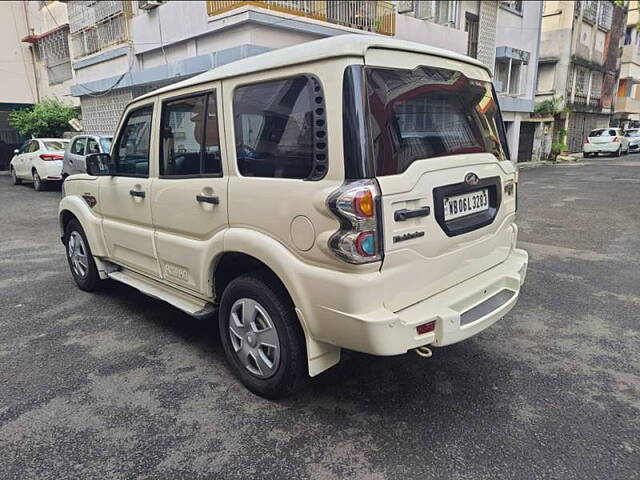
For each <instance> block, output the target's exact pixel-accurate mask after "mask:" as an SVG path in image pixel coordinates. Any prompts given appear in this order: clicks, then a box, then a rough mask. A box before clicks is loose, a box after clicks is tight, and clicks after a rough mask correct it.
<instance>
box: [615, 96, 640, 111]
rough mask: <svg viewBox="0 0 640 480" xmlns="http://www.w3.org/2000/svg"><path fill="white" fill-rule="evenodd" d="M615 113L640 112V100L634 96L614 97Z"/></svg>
mask: <svg viewBox="0 0 640 480" xmlns="http://www.w3.org/2000/svg"><path fill="white" fill-rule="evenodd" d="M613 107H614V111H615V113H640V100H637V99H635V98H633V97H614V103H613Z"/></svg>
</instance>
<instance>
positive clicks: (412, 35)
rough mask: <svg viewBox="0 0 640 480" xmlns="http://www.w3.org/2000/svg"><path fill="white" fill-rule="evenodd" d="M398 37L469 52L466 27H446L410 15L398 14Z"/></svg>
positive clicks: (458, 51)
mask: <svg viewBox="0 0 640 480" xmlns="http://www.w3.org/2000/svg"><path fill="white" fill-rule="evenodd" d="M463 27H464V25H463ZM396 38H399V39H402V40H410V41H412V42H417V43H424V44H427V45H432V46H434V47H439V48H444V49H447V50H452V51H454V52H457V53H461V54H463V55H466V54H467V32H465V31H464V28H462V29H457V28H451V27H446V26H444V25H438V24H437V23H433V22H426V21H424V20H420V19H418V18H414V17H410V16H409V15H397V16H396Z"/></svg>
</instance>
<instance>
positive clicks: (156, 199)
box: [151, 83, 228, 295]
mask: <svg viewBox="0 0 640 480" xmlns="http://www.w3.org/2000/svg"><path fill="white" fill-rule="evenodd" d="M220 95H221V93H220V84H219V83H216V84H215V86H212V87H211V88H209V89H208V90H205V91H198V92H194V93H187V94H178V95H176V93H175V92H172V93H170V94H166V95H164V96H163V97H161V98H160V103H161V108H162V110H161V112H162V115H161V118H162V120H161V122H162V125H161V128H160V131H161V135H160V138H159V156H158V157H159V159H160V162H159V163H160V165H159V171H158V178H156V179H154V180H153V185H152V188H151V192H152V193H151V204H152V215H153V224H154V227H155V229H156V249H157V253H158V259H159V262H160V268H161V271H162V276H163V278H164V279H165V280H166V281H168V282H171V283H173V284H175V285H177V286H181V287H184V288H188V289H190V290H193V291H195V292H197V293H200V294H202V295H207V294H208V291H207V290H208V289H209V287H210V281H209V280H210V275H209V269H208V268H207V266H208V265H210V264H211V262H212V259H213V258H214V257H215V256H216V255H217V254H218V253H220V252H221V251H222V249H223V233H224V231H225V229H226V228H227V226H228V217H227V181H228V178H227V176H226V174H225V168H226V166H225V162H224V161H223V156H222V151H223V148H222V143H223V142H224V135H223V132H221V129H222V127H223V124H222V122H219V121H218V119H219V118H221V111H220V110H221V108H220V106H219V105H220V104H221V102H220Z"/></svg>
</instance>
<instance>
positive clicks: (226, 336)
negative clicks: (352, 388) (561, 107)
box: [59, 35, 527, 398]
mask: <svg viewBox="0 0 640 480" xmlns="http://www.w3.org/2000/svg"><path fill="white" fill-rule="evenodd" d="M492 90H493V89H492V86H491V78H490V75H489V72H488V71H487V69H486V68H485V67H484V66H483V65H482V64H481V63H479V62H477V61H476V60H473V59H470V58H467V57H464V56H461V55H457V54H454V53H451V52H448V51H444V50H439V49H434V48H431V47H427V46H424V45H418V44H413V43H408V42H401V41H397V40H392V39H385V38H380V37H369V36H363V35H343V36H340V37H336V38H331V39H323V40H318V41H315V42H310V43H306V44H304V45H300V46H295V47H290V48H287V49H283V50H279V51H275V52H272V53H266V54H263V55H260V56H257V57H253V58H249V59H246V60H242V61H238V62H235V63H232V64H228V65H225V66H222V67H220V68H217V69H214V70H212V71H210V72H207V73H204V74H202V75H199V76H197V77H194V78H192V79H189V80H186V81H183V82H180V83H177V84H175V85H172V86H169V87H165V88H161V89H159V90H156V91H154V92H152V93H150V94H147V95H144V96H142V97H139V98H137V99H136V100H134V101H133V102H132V103H131V104H130V105H129V106H128V107H127V108H126V110H125V112H124V115H123V118H122V120H121V122H120V125H119V126H118V128H117V130H116V135H115V137H114V144H113V147H112V150H111V155H109V154H95V155H90V156H88V157H87V171H88V174H80V175H74V176H71V177H69V178H68V179H67V180H66V182H65V184H64V197H63V199H62V201H61V203H60V212H59V214H60V226H61V234H62V239H63V241H64V243H65V245H66V248H67V253H68V259H69V265H70V267H71V272H72V275H73V278H74V279H75V281H76V283H77V284H78V286H79V287H80V288H82V289H84V290H94V289H95V288H97V287H98V285H99V283H100V281H101V280H102V279H106V278H111V279H114V280H117V281H120V282H124V283H126V284H129V285H132V286H134V287H135V288H137V289H139V290H140V291H142V292H144V293H146V294H149V295H152V296H154V297H158V298H161V299H163V300H165V301H167V302H169V303H171V304H173V305H174V306H176V307H178V308H179V309H181V310H184V311H186V312H188V313H190V314H191V315H193V316H195V317H198V318H203V319H204V318H207V319H208V318H214V319H216V321H217V322H218V324H219V328H220V332H221V339H222V344H223V346H224V349H225V352H226V354H227V357H228V360H229V363H230V365H231V367H232V369H233V371H234V372H235V374H236V375H237V377H238V378H239V379H240V380H241V381H242V382H243V383H244V384H245V385H246V386H247V387H248V388H249V389H251V390H252V391H254V392H256V393H258V394H260V395H263V396H266V397H271V398H273V397H276V396H279V395H282V394H285V393H287V392H289V391H291V390H292V389H293V388H294V387H295V386H297V385H298V384H299V383H300V382H301V381H302V380H303V379H304V378H305V377H307V376H309V375H310V376H315V375H317V374H319V373H320V372H322V371H324V370H326V369H327V368H329V367H331V366H332V365H335V364H336V363H337V362H338V361H339V359H340V351H341V348H348V349H352V350H357V351H360V352H366V353H370V354H374V355H398V354H403V353H405V352H407V351H409V350H416V351H417V352H418V353H420V354H421V355H423V356H429V355H430V354H431V350H429V346H437V347H440V346H444V345H448V344H451V343H454V342H458V341H460V340H464V339H466V338H468V337H471V336H473V335H475V334H476V333H478V332H480V331H482V330H484V329H485V328H487V327H489V326H490V325H492V324H493V323H494V322H496V321H497V320H498V319H500V318H501V317H503V316H504V315H505V314H506V313H507V312H508V311H509V310H510V309H511V308H512V307H513V306H514V304H515V302H516V300H517V298H518V295H519V292H520V287H521V285H522V283H523V281H524V278H525V274H526V269H527V253H526V252H525V251H523V250H519V249H517V248H516V238H517V227H516V225H515V223H514V220H515V213H516V193H517V172H516V170H515V167H514V164H513V163H512V162H511V161H509V160H508V152H507V151H506V148H507V147H506V142H505V135H504V128H503V123H502V117H501V114H500V110H499V107H498V103H497V100H496V97H495V94H494V93H493V91H492Z"/></svg>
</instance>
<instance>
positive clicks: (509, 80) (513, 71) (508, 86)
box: [495, 58, 523, 95]
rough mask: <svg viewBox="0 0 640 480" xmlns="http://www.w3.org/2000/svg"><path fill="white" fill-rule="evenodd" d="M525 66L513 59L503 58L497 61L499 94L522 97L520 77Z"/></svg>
mask: <svg viewBox="0 0 640 480" xmlns="http://www.w3.org/2000/svg"><path fill="white" fill-rule="evenodd" d="M522 70H523V64H522V63H521V62H516V61H514V60H513V59H505V58H501V59H498V60H497V61H496V76H495V79H496V81H495V88H496V91H497V92H498V93H503V94H507V95H520V77H521V76H522V74H521V72H522Z"/></svg>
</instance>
